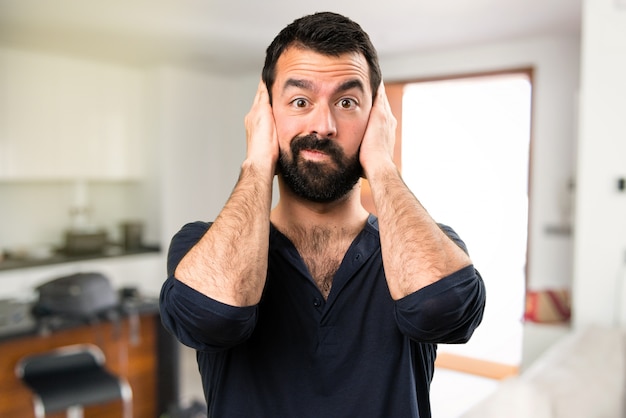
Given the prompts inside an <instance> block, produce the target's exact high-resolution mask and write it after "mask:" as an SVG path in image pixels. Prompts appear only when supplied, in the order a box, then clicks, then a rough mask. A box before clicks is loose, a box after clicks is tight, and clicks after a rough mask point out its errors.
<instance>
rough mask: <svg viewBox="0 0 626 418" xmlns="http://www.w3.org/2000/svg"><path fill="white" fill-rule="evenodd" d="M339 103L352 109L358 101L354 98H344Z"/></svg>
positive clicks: (342, 106) (345, 107) (344, 107)
mask: <svg viewBox="0 0 626 418" xmlns="http://www.w3.org/2000/svg"><path fill="white" fill-rule="evenodd" d="M338 104H339V106H340V107H341V108H342V109H352V108H353V107H355V106H356V101H355V100H354V99H348V98H344V99H341V100H339V103H338Z"/></svg>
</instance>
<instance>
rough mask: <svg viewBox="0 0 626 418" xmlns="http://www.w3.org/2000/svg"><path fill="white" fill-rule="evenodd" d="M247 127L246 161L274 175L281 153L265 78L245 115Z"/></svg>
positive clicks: (260, 82)
mask: <svg viewBox="0 0 626 418" xmlns="http://www.w3.org/2000/svg"><path fill="white" fill-rule="evenodd" d="M245 127H246V140H247V156H246V162H248V163H252V164H253V165H254V166H256V167H258V168H265V167H267V168H268V169H269V170H271V171H270V172H271V173H272V175H273V173H274V172H275V170H276V162H277V161H278V154H279V151H278V149H279V148H278V136H277V135H276V125H275V122H274V113H273V112H272V106H271V105H270V97H269V93H268V91H267V86H266V85H265V83H264V82H263V80H261V81H259V87H258V89H257V92H256V96H255V97H254V102H253V104H252V108H251V109H250V111H249V112H248V114H247V115H246V117H245Z"/></svg>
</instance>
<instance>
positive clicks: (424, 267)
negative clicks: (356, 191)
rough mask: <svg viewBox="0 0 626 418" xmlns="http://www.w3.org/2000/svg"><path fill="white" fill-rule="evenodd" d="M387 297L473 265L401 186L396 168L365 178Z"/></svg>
mask: <svg viewBox="0 0 626 418" xmlns="http://www.w3.org/2000/svg"><path fill="white" fill-rule="evenodd" d="M368 180H369V182H370V186H371V188H372V197H373V199H374V204H375V206H376V211H377V213H378V222H379V226H380V239H381V248H382V255H383V264H384V267H385V275H386V276H387V283H388V286H389V290H390V292H391V296H392V297H393V298H394V299H396V300H397V299H400V298H403V297H405V296H407V295H409V294H411V293H414V292H416V291H417V290H419V289H421V288H423V287H425V286H427V285H429V284H431V283H434V282H436V281H438V280H440V279H442V278H444V277H446V276H448V275H450V274H452V273H454V272H456V271H458V270H460V269H461V268H463V267H466V266H468V265H470V264H471V260H470V259H469V256H468V255H467V254H466V253H465V252H464V251H463V250H462V249H461V248H460V247H459V246H458V245H457V244H456V243H455V242H453V241H452V240H451V239H450V238H449V237H448V236H447V235H446V234H445V233H444V232H443V231H442V230H441V228H439V226H438V225H437V223H436V222H435V221H434V220H433V219H432V218H431V216H430V215H429V214H428V212H427V211H426V210H425V209H424V207H422V205H421V204H420V202H419V201H418V200H417V199H416V198H415V196H414V195H413V193H411V191H410V190H409V189H408V187H407V186H406V185H405V183H404V182H403V180H402V178H401V177H400V174H399V173H398V171H397V169H396V167H395V165H393V164H391V163H390V164H387V165H386V166H381V167H377V169H376V170H373V171H372V172H370V173H368Z"/></svg>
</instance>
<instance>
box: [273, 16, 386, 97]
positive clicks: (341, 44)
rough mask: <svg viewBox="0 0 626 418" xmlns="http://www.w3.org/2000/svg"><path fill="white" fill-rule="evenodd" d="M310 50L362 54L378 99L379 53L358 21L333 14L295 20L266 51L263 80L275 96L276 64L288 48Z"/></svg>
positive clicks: (325, 53) (336, 54) (327, 52)
mask: <svg viewBox="0 0 626 418" xmlns="http://www.w3.org/2000/svg"><path fill="white" fill-rule="evenodd" d="M292 46H294V47H298V48H303V49H308V50H311V51H314V52H317V53H319V54H323V55H328V56H339V55H342V54H345V53H350V52H357V53H360V54H362V55H363V56H364V57H365V60H366V61H367V64H368V66H369V78H370V85H371V89H372V99H373V98H374V97H376V92H377V91H378V86H379V85H380V82H381V80H382V74H381V71H380V66H379V64H378V54H377V53H376V49H375V48H374V45H372V42H371V41H370V38H369V36H368V35H367V33H365V31H364V30H363V29H362V28H361V26H359V25H358V24H357V23H356V22H354V21H352V20H350V19H349V18H347V17H345V16H342V15H340V14H337V13H332V12H320V13H314V14H311V15H308V16H304V17H301V18H299V19H296V20H294V21H293V22H292V23H291V24H289V25H288V26H287V27H285V28H284V29H283V30H282V31H280V33H279V34H278V35H277V36H276V38H274V40H273V41H272V43H271V44H270V46H269V47H268V48H267V51H266V55H265V65H264V66H263V73H262V78H263V81H264V82H265V85H266V86H267V90H268V91H269V93H270V101H271V97H272V86H273V85H274V81H275V80H276V62H277V61H278V58H279V57H280V56H281V54H282V53H283V52H284V51H285V50H286V49H287V48H288V47H292Z"/></svg>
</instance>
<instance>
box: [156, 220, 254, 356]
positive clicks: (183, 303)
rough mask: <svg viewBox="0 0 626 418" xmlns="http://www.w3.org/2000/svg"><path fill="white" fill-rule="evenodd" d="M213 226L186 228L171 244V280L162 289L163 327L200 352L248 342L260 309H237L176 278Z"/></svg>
mask: <svg viewBox="0 0 626 418" xmlns="http://www.w3.org/2000/svg"><path fill="white" fill-rule="evenodd" d="M209 227H210V224H209V223H205V222H195V223H191V224H187V225H185V226H184V227H183V228H182V229H181V230H180V231H179V232H178V233H177V234H176V235H175V236H174V238H172V242H171V243H170V249H169V252H168V260H167V273H168V277H167V280H166V281H165V283H164V284H163V286H162V288H161V296H160V303H159V308H160V311H161V321H162V323H163V326H164V327H165V328H166V329H167V330H168V331H169V332H170V333H172V334H173V335H174V336H175V337H176V338H177V339H178V340H179V341H180V342H181V343H183V344H185V345H187V346H189V347H191V348H194V349H196V350H200V351H221V350H223V349H226V348H229V347H232V346H234V345H236V344H239V343H240V342H242V341H244V340H246V339H247V338H248V337H249V336H250V335H251V334H252V331H253V330H254V327H255V325H256V318H257V307H256V305H255V306H246V307H235V306H230V305H226V304H224V303H221V302H219V301H217V300H214V299H211V298H209V297H207V296H205V295H204V294H202V293H200V292H198V291H197V290H195V289H193V288H191V287H189V286H187V285H186V284H184V283H183V282H181V281H179V280H177V279H176V278H175V277H174V272H175V270H176V266H178V263H179V262H180V260H182V258H183V257H184V256H185V254H186V253H187V252H188V251H189V250H190V249H191V247H193V246H194V245H195V244H196V243H197V242H198V241H199V240H200V238H202V236H203V235H204V234H205V233H206V231H207V230H208V229H209Z"/></svg>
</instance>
